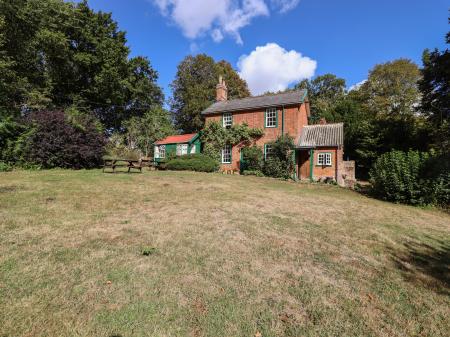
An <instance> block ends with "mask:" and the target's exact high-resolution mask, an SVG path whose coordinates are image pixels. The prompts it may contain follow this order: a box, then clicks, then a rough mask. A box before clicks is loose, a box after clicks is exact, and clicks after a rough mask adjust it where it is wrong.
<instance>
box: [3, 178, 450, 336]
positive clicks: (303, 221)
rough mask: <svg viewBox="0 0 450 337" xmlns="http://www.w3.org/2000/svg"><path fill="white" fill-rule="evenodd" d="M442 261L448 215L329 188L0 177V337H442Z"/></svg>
mask: <svg viewBox="0 0 450 337" xmlns="http://www.w3.org/2000/svg"><path fill="white" fill-rule="evenodd" d="M144 251H145V253H146V255H144V254H143V252H144ZM449 263H450V215H448V214H446V213H444V212H441V211H438V210H434V209H420V208H413V207H409V206H403V205H395V204H390V203H386V202H382V201H378V200H373V199H370V198H367V197H364V196H362V195H359V194H357V193H355V192H352V191H348V190H344V189H341V188H338V187H335V186H321V185H310V184H296V183H291V182H283V181H277V180H272V179H265V178H256V177H240V176H223V175H219V174H201V173H191V172H149V171H145V172H144V173H143V174H102V173H101V171H98V170H93V171H65V170H54V171H37V172H28V171H16V172H10V173H0V336H2V337H3V336H105V337H111V336H123V337H125V336H233V337H235V336H246V337H253V336H257V337H258V336H262V337H269V336H433V337H436V336H448V334H449V331H450V271H449Z"/></svg>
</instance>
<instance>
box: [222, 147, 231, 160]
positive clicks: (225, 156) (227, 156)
mask: <svg viewBox="0 0 450 337" xmlns="http://www.w3.org/2000/svg"><path fill="white" fill-rule="evenodd" d="M222 164H231V145H225V147H224V148H223V149H222Z"/></svg>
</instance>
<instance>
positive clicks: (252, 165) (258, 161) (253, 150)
mask: <svg viewBox="0 0 450 337" xmlns="http://www.w3.org/2000/svg"><path fill="white" fill-rule="evenodd" d="M241 165H242V166H243V167H244V168H243V171H261V170H262V168H263V165H264V153H263V150H262V149H261V148H260V147H259V146H256V145H253V146H249V147H245V148H243V149H242V162H241Z"/></svg>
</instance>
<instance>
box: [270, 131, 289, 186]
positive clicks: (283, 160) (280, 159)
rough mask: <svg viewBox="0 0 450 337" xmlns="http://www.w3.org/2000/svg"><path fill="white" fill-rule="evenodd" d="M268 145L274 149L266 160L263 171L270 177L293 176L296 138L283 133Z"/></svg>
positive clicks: (286, 177)
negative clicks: (293, 153) (293, 152)
mask: <svg viewBox="0 0 450 337" xmlns="http://www.w3.org/2000/svg"><path fill="white" fill-rule="evenodd" d="M268 145H270V146H271V148H272V150H271V153H270V156H269V157H268V158H266V161H265V162H264V165H263V173H264V174H265V175H266V176H269V177H274V178H285V179H288V178H289V177H291V176H292V173H293V172H294V168H295V163H294V158H293V156H292V151H293V150H294V148H295V145H294V139H293V138H292V137H291V136H289V135H282V136H280V137H278V138H277V140H276V141H274V142H272V143H270V144H268Z"/></svg>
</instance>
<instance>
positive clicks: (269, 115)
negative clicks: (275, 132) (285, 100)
mask: <svg viewBox="0 0 450 337" xmlns="http://www.w3.org/2000/svg"><path fill="white" fill-rule="evenodd" d="M265 120H266V121H265V126H266V128H276V127H277V122H278V113H277V108H269V109H266V118H265Z"/></svg>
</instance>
